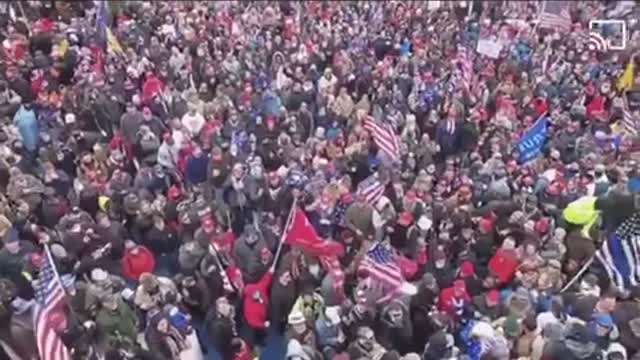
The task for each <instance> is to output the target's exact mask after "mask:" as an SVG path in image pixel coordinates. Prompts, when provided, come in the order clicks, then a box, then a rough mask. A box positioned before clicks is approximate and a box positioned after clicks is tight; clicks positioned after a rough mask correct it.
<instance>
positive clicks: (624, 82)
mask: <svg viewBox="0 0 640 360" xmlns="http://www.w3.org/2000/svg"><path fill="white" fill-rule="evenodd" d="M635 71H636V64H635V61H634V60H633V58H632V59H631V60H630V61H629V64H628V65H627V68H626V69H625V70H624V74H622V76H621V77H620V79H618V90H620V91H627V90H629V89H630V88H631V87H632V86H633V80H634V76H635Z"/></svg>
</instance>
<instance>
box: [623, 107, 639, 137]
mask: <svg viewBox="0 0 640 360" xmlns="http://www.w3.org/2000/svg"><path fill="white" fill-rule="evenodd" d="M633 116H634V115H633V114H632V113H631V111H629V110H628V109H624V110H623V111H622V126H623V127H624V129H625V130H626V131H627V132H628V133H629V134H630V135H632V136H638V128H637V126H636V125H637V123H636V121H635V120H634V118H633Z"/></svg>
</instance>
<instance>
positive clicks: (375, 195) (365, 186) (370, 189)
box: [357, 176, 386, 206]
mask: <svg viewBox="0 0 640 360" xmlns="http://www.w3.org/2000/svg"><path fill="white" fill-rule="evenodd" d="M385 188H386V185H385V184H384V183H382V182H381V181H380V180H378V179H377V178H376V177H375V176H371V177H369V178H367V179H365V180H364V181H362V182H361V183H360V184H359V186H358V192H357V194H358V195H360V196H362V197H364V199H365V202H366V203H367V204H369V205H371V206H375V204H376V202H378V200H379V199H380V198H381V197H382V195H383V194H384V191H385Z"/></svg>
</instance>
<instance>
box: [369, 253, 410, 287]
mask: <svg viewBox="0 0 640 360" xmlns="http://www.w3.org/2000/svg"><path fill="white" fill-rule="evenodd" d="M360 269H363V270H365V271H367V272H368V273H369V277H370V278H372V279H374V280H377V281H378V282H379V283H381V284H382V285H383V286H384V287H385V288H389V289H393V290H395V289H398V288H399V287H400V286H402V284H404V282H405V280H404V277H403V276H402V271H401V270H400V266H399V265H398V262H397V261H396V258H395V256H394V255H393V253H392V252H391V250H389V249H387V248H386V247H385V245H384V244H382V243H377V244H375V245H374V246H373V248H371V250H369V251H368V252H367V254H366V256H365V257H364V259H363V260H362V263H360Z"/></svg>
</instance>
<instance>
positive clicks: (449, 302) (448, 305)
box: [439, 287, 471, 318]
mask: <svg viewBox="0 0 640 360" xmlns="http://www.w3.org/2000/svg"><path fill="white" fill-rule="evenodd" d="M469 305H471V297H470V296H469V294H467V293H466V291H465V292H464V293H463V294H462V296H456V295H455V290H454V288H453V287H450V288H446V289H444V290H442V292H441V293H440V301H439V307H440V310H442V311H444V312H445V313H447V314H448V315H449V316H451V317H453V318H457V317H459V316H460V315H461V311H462V310H463V308H464V307H466V306H469Z"/></svg>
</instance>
